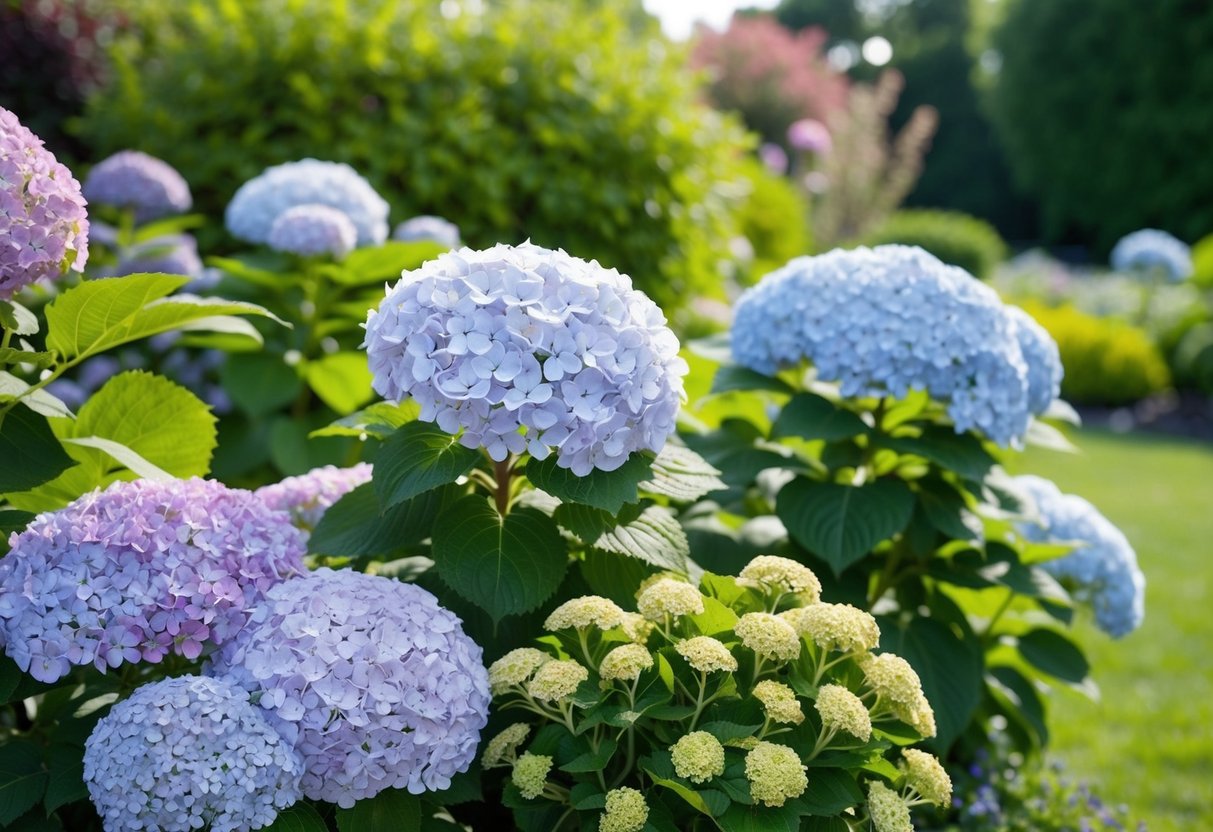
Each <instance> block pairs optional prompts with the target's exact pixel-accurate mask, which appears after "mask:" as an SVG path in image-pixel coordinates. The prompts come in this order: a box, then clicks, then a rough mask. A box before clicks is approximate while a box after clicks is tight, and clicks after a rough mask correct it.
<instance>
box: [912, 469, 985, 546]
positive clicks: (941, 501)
mask: <svg viewBox="0 0 1213 832" xmlns="http://www.w3.org/2000/svg"><path fill="white" fill-rule="evenodd" d="M918 502H919V504H920V505H921V506H922V509H923V511H924V512H925V513H926V516H927V519H929V520H930V521H931V525H932V526H934V527H935V528H936V529H937V530H939V531H940V532H942V533H943V534H945V535H947V536H948V537H949V538H951V539H952V540H980V539H981V537H982V531H983V530H982V525H981V519H980V518H978V517H977V515H975V514H973V512H971V511H969V508H968V506H967V505H966V504H965V501H964V498H963V497H961V496H960V493H959V492H957V491H956V489H955V488H953V487H952V486H951V485H949V484H948V483H947V482H945V481H944V480H942V479H938V478H935V477H924V478H922V479H920V480H919V481H918Z"/></svg>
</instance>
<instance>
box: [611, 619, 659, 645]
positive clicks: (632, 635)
mask: <svg viewBox="0 0 1213 832" xmlns="http://www.w3.org/2000/svg"><path fill="white" fill-rule="evenodd" d="M619 629H621V630H623V634H624V635H625V636H626V637H627V638H629V639H631V640H632V641H634V642H636V643H637V644H644V643H645V642H646V641H648V640H649V634H650V633H651V632H653V622H651V621H649V620H648V619H647V618H645V617H644V616H643V615H641V614H640V613H638V612H625V613H624V614H623V623H622V624H620V625H619Z"/></svg>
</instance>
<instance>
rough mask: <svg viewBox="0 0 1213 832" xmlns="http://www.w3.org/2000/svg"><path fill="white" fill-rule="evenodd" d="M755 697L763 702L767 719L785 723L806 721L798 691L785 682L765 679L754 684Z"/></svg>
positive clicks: (793, 723) (797, 723)
mask: <svg viewBox="0 0 1213 832" xmlns="http://www.w3.org/2000/svg"><path fill="white" fill-rule="evenodd" d="M754 698H755V699H757V700H758V701H759V702H761V703H762V709H763V710H764V711H766V714H767V719H769V720H771V722H775V723H779V724H783V725H799V724H800V723H802V722H804V711H802V710H801V709H800V701H799V700H798V699H797V698H796V692H795V691H793V690H792V689H791V688H790V687H788V686H787V685H785V684H784V683H783V682H775V681H772V680H770V679H764V680H763V681H761V682H759V683H758V684H756V685H754Z"/></svg>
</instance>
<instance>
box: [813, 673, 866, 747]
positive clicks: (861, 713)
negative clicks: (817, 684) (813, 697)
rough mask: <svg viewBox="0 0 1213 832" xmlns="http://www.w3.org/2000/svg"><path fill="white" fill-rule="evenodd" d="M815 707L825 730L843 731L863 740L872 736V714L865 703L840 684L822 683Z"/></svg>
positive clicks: (830, 731)
mask: <svg viewBox="0 0 1213 832" xmlns="http://www.w3.org/2000/svg"><path fill="white" fill-rule="evenodd" d="M816 707H817V713H819V714H820V715H821V727H822V729H823V730H825V731H826V732H829V733H834V732H837V731H845V732H846V733H848V734H850V735H851V736H852V737H855V738H856V739H860V740H863V741H864V742H867V741H868V740H870V739H871V738H872V716H871V714H869V713H868V707H867V705H865V704H863V700H862V699H860V698H859V697H858V696H856V695H855V694H854V693H852V692H851V691H849V690H847V689H846V688H844V687H843V686H842V685H822V686H821V688H820V689H818V691H817V704H816Z"/></svg>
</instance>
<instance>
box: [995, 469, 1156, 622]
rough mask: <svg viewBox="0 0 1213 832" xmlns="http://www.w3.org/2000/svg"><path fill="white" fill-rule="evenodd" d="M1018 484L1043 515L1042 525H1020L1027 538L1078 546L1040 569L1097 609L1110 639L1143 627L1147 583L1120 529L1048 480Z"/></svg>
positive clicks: (1022, 480)
mask: <svg viewBox="0 0 1213 832" xmlns="http://www.w3.org/2000/svg"><path fill="white" fill-rule="evenodd" d="M1015 482H1016V483H1017V484H1018V485H1019V486H1020V487H1021V488H1022V489H1023V490H1024V491H1026V492H1027V493H1028V494H1029V495H1030V496H1031V498H1032V500H1033V501H1034V502H1035V503H1036V511H1037V513H1038V514H1039V522H1032V523H1021V524H1020V531H1021V533H1022V534H1023V535H1024V536H1025V537H1027V538H1028V539H1029V540H1035V541H1047V542H1050V543H1065V542H1077V544H1078V546H1077V548H1075V549H1074V551H1072V552H1070V553H1069V554H1068V555H1066V556H1064V557H1061V558H1058V559H1057V560H1050V561H1046V562H1044V563H1042V564H1041V567H1042V568H1043V569H1044V570H1045V571H1047V572H1049V573H1050V574H1051V575H1053V577H1055V578H1057V579H1058V580H1061V581H1063V582H1065V583H1068V584H1071V585H1072V586H1073V587H1074V588H1075V589H1074V592H1075V597H1076V598H1078V599H1079V600H1082V601H1086V602H1089V603H1090V604H1091V605H1092V606H1093V607H1094V608H1095V623H1096V624H1097V625H1099V628H1100V629H1101V630H1103V631H1104V632H1106V633H1108V634H1109V635H1111V636H1115V637H1120V636H1123V635H1127V634H1128V633H1131V632H1133V631H1134V630H1136V629H1137V628H1138V627H1139V626H1141V622H1142V619H1143V618H1144V617H1145V591H1146V579H1145V576H1144V575H1143V574H1142V572H1141V569H1139V568H1138V566H1137V554H1136V553H1135V552H1134V551H1133V547H1132V545H1130V543H1129V541H1128V540H1127V539H1126V538H1125V536H1124V534H1123V533H1122V532H1121V531H1120V529H1118V528H1116V527H1115V526H1114V525H1112V523H1111V522H1110V521H1109V520H1108V519H1107V518H1106V517H1104V516H1103V515H1102V514H1100V513H1099V511H1098V509H1096V508H1095V506H1093V505H1091V504H1090V503H1088V502H1087V501H1086V500H1084V499H1083V498H1082V497H1078V496H1075V495H1073V494H1063V493H1062V492H1061V491H1060V490H1059V489H1058V488H1057V486H1056V485H1054V484H1053V483H1051V482H1049V481H1048V480H1046V479H1041V478H1040V477H1033V476H1022V477H1016V478H1015Z"/></svg>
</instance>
